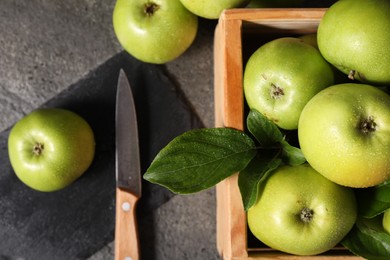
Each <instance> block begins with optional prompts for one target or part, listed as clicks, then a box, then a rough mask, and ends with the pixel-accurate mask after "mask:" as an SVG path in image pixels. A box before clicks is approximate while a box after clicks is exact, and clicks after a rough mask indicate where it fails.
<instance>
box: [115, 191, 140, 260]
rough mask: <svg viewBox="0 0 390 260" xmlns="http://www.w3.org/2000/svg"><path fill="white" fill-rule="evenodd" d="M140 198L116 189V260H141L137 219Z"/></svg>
mask: <svg viewBox="0 0 390 260" xmlns="http://www.w3.org/2000/svg"><path fill="white" fill-rule="evenodd" d="M137 201H138V198H137V197H136V196H134V195H133V194H131V193H129V192H126V191H124V190H122V189H119V188H117V189H116V216H115V218H116V220H115V242H114V243H115V260H139V259H140V254H139V241H138V228H137V218H136V211H135V207H136V203H137Z"/></svg>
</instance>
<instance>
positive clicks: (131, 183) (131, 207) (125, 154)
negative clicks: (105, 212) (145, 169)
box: [115, 69, 141, 260]
mask: <svg viewBox="0 0 390 260" xmlns="http://www.w3.org/2000/svg"><path fill="white" fill-rule="evenodd" d="M115 114H116V115H115V117H116V118H115V121H116V128H115V129H116V130H115V144H116V162H115V164H116V210H115V211H116V216H115V259H117V260H119V259H121V260H123V259H129V260H130V259H131V260H138V259H139V256H140V253H139V241H138V227H137V219H136V204H137V201H138V199H139V198H140V197H141V165H140V155H139V139H138V126H137V115H136V110H135V104H134V99H133V94H132V91H131V87H130V84H129V81H128V80H127V77H126V75H125V72H124V71H123V70H122V69H121V70H120V72H119V77H118V85H117V92H116V111H115Z"/></svg>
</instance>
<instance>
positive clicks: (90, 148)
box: [8, 108, 95, 192]
mask: <svg viewBox="0 0 390 260" xmlns="http://www.w3.org/2000/svg"><path fill="white" fill-rule="evenodd" d="M8 153H9V159H10V162H11V165H12V168H13V170H14V172H15V174H16V175H17V177H18V178H19V179H20V180H21V181H22V182H23V183H25V184H26V185H27V186H29V187H30V188H32V189H35V190H38V191H44V192H49V191H56V190H59V189H62V188H65V187H66V186H68V185H69V184H71V183H72V182H74V181H75V180H76V179H77V178H79V177H80V176H81V175H82V174H83V173H84V172H85V171H86V170H87V169H88V168H89V166H90V165H91V163H92V161H93V158H94V155H95V139H94V134H93V131H92V129H91V127H90V125H89V124H88V123H87V122H86V121H85V120H84V119H83V118H82V117H80V116H79V115H78V114H75V113H74V112H71V111H69V110H65V109H59V108H47V109H37V110H34V111H33V112H31V113H30V114H28V115H26V116H25V117H23V118H22V119H20V120H19V121H18V122H17V123H16V124H15V125H14V126H13V127H12V129H11V131H10V134H9V137H8Z"/></svg>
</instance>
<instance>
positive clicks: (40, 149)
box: [33, 143, 43, 156]
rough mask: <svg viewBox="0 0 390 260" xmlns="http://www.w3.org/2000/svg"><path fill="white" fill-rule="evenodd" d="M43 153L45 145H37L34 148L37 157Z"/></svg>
mask: <svg viewBox="0 0 390 260" xmlns="http://www.w3.org/2000/svg"><path fill="white" fill-rule="evenodd" d="M42 151H43V144H41V143H35V145H34V147H33V153H34V154H35V155H37V156H39V155H41V153H42Z"/></svg>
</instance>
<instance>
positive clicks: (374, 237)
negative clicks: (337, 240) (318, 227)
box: [341, 216, 390, 260]
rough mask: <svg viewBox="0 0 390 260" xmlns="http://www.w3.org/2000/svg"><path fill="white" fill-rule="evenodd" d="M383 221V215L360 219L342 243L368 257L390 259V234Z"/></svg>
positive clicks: (353, 251)
mask: <svg viewBox="0 0 390 260" xmlns="http://www.w3.org/2000/svg"><path fill="white" fill-rule="evenodd" d="M381 223H382V216H378V217H376V218H372V219H364V218H360V219H358V220H357V221H356V224H355V226H354V227H353V228H352V230H351V231H350V232H349V234H348V235H347V236H346V237H345V238H344V239H343V241H341V244H342V245H343V246H344V247H346V248H347V249H349V250H350V251H351V252H352V253H354V254H356V255H358V256H361V257H364V258H366V259H378V260H381V259H383V260H385V259H390V235H389V234H388V233H387V232H386V231H385V230H384V229H383V228H382V224H381Z"/></svg>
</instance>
